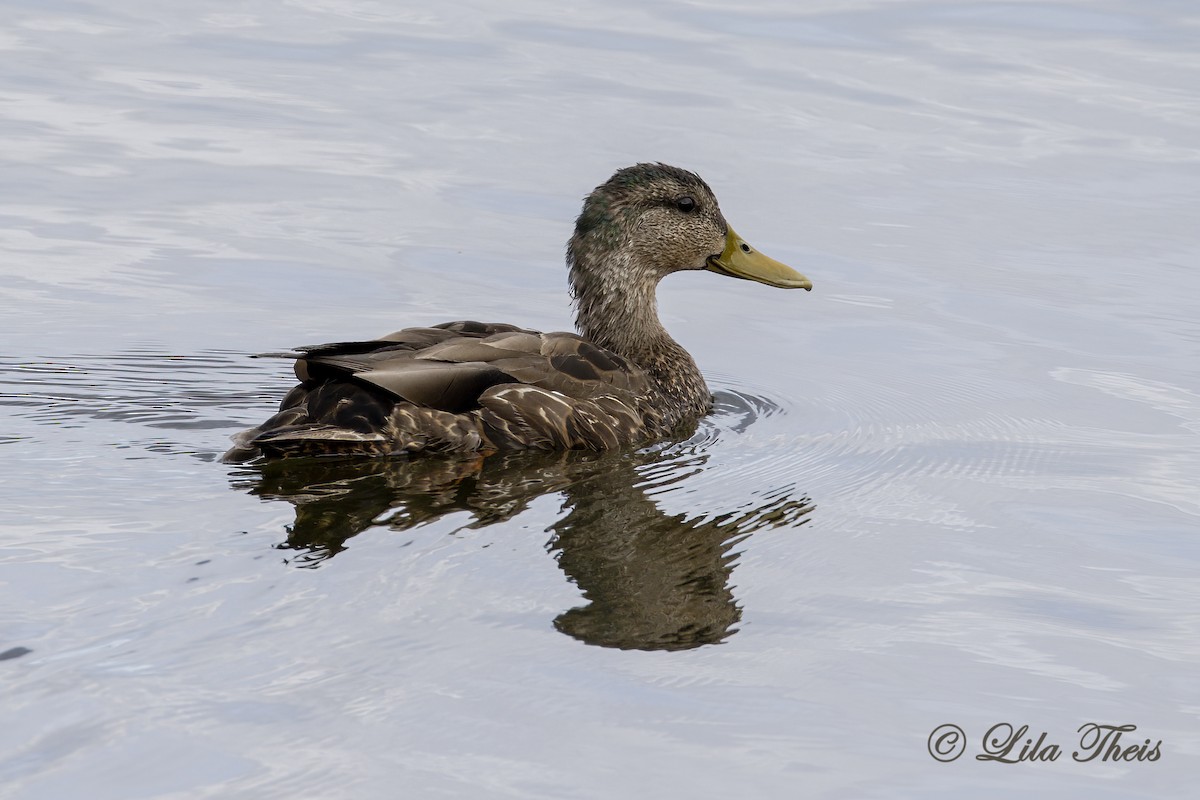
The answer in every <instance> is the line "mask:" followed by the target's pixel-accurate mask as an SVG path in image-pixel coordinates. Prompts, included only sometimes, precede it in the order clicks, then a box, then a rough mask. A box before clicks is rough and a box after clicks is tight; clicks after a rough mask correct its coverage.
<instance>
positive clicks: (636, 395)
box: [225, 164, 810, 462]
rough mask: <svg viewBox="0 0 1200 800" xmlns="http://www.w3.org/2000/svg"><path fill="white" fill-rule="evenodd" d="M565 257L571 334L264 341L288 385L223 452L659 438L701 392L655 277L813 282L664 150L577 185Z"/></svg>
mask: <svg viewBox="0 0 1200 800" xmlns="http://www.w3.org/2000/svg"><path fill="white" fill-rule="evenodd" d="M567 264H568V266H569V267H570V282H571V290H572V295H573V297H574V300H575V305H576V308H577V314H576V325H577V327H578V328H579V330H580V333H581V334H582V336H580V335H576V334H573V333H539V332H537V331H531V330H526V329H523V328H518V327H516V326H513V325H506V324H486V323H479V322H449V323H445V324H442V325H436V326H434V327H432V328H406V329H404V330H401V331H397V332H395V333H392V334H389V335H388V336H384V337H381V338H379V339H375V340H372V341H366V342H342V343H337V344H325V345H317V346H314V347H301V348H297V349H296V350H295V351H293V352H290V353H279V354H272V355H281V356H286V357H294V358H295V359H296V362H295V370H296V377H297V378H299V380H300V384H299V385H298V386H296V387H295V388H293V389H292V390H291V391H290V392H289V393H288V394H287V396H286V397H285V398H284V400H283V402H282V404H281V405H280V409H279V412H278V413H277V414H275V415H274V416H273V417H271V418H270V419H268V420H267V421H266V422H264V423H263V424H261V425H259V426H258V427H256V428H252V429H250V430H247V431H243V432H242V433H240V434H238V435H237V436H235V437H234V441H235V443H236V444H235V446H234V447H233V448H232V449H231V450H230V451H229V452H228V453H226V454H225V460H226V461H235V462H236V461H248V460H252V459H257V458H264V457H265V458H278V457H286V456H303V455H347V454H365V455H399V454H406V453H472V452H494V451H498V450H514V449H541V450H566V449H590V450H604V449H611V448H616V447H621V446H623V445H627V444H631V443H634V442H639V441H646V440H651V439H656V438H661V437H663V436H665V435H667V434H669V433H670V432H671V431H672V430H674V429H676V428H677V427H678V426H680V425H681V424H685V423H688V422H691V421H694V420H695V419H696V418H697V417H699V416H700V415H702V414H704V413H706V412H707V411H708V409H709V408H710V407H711V402H712V400H711V397H710V395H709V392H708V387H707V386H706V385H705V383H704V378H703V377H702V376H701V374H700V371H699V369H698V368H697V367H696V363H695V362H694V361H693V360H692V358H691V356H690V355H688V353H687V351H686V350H684V349H683V348H682V347H681V346H680V345H679V344H678V343H677V342H676V341H675V340H674V339H672V338H671V337H670V336H669V335H668V334H667V332H666V330H665V329H664V328H663V326H662V324H661V323H660V322H659V320H658V314H657V311H656V302H655V288H656V287H657V285H658V282H659V281H660V280H661V279H662V278H663V277H665V276H666V275H668V274H670V273H672V272H677V271H680V270H700V269H709V270H712V271H714V272H719V273H722V274H727V275H731V276H733V277H740V278H748V279H751V280H757V281H760V282H763V283H768V284H770V285H774V286H780V287H783V288H806V289H807V288H810V284H809V283H808V281H807V279H805V278H804V277H803V276H802V275H800V274H799V273H796V272H795V271H793V270H791V269H790V268H788V267H785V266H783V265H782V264H779V263H778V262H774V261H771V260H770V259H768V258H766V257H765V256H762V255H760V254H758V253H756V252H754V250H753V249H752V248H750V247H749V245H747V244H746V243H745V242H743V241H742V240H741V239H740V238H738V237H737V235H736V234H735V233H733V231H732V230H731V229H730V228H729V226H728V225H727V223H726V222H725V218H724V217H723V216H722V215H721V211H720V208H719V207H718V206H717V201H716V198H715V197H714V196H713V194H712V191H711V190H710V189H709V188H708V185H707V184H705V183H704V181H702V180H701V179H700V178H699V177H698V176H696V175H694V174H693V173H690V172H686V171H684V170H681V169H678V168H676V167H670V166H667V165H664V164H639V165H636V166H634V167H628V168H626V169H623V170H620V171H618V172H617V173H616V174H615V175H613V177H612V178H611V179H609V181H608V182H607V183H605V184H603V185H602V186H599V187H597V189H596V190H595V191H593V192H592V193H591V195H589V196H588V198H587V199H586V200H585V202H584V207H583V212H582V213H581V214H580V216H579V219H578V221H577V222H576V225H575V233H574V235H573V236H572V237H571V241H570V244H569V245H568V249H567Z"/></svg>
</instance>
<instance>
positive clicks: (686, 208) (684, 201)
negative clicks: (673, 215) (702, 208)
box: [675, 195, 696, 214]
mask: <svg viewBox="0 0 1200 800" xmlns="http://www.w3.org/2000/svg"><path fill="white" fill-rule="evenodd" d="M675 207H676V208H678V209H679V210H680V211H682V212H683V213H685V214H690V213H692V212H693V211H695V210H696V201H695V200H693V199H692V198H691V197H688V196H686V195H685V196H683V197H681V198H679V199H678V200H676V201H675Z"/></svg>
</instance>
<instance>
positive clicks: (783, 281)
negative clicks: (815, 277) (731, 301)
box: [708, 228, 812, 291]
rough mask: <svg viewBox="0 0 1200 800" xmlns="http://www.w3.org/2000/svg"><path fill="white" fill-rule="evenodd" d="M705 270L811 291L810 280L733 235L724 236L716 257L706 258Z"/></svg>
mask: <svg viewBox="0 0 1200 800" xmlns="http://www.w3.org/2000/svg"><path fill="white" fill-rule="evenodd" d="M708 268H709V269H710V270H712V271H713V272H716V273H719V274H721V275H728V276H730V277H731V278H744V279H745V280H748V281H758V282H759V283H765V284H767V285H768V286H778V287H779V288H780V289H804V290H806V291H812V281H810V280H809V279H808V278H806V277H804V276H803V275H801V274H800V273H799V272H796V270H794V269H792V268H791V267H789V266H788V265H787V264H781V263H779V262H778V261H776V260H775V259H773V258H768V257H767V256H764V255H763V254H762V253H760V252H758V251H757V250H755V249H754V248H753V247H751V246H750V245H748V244H746V241H745V240H744V239H743V238H742V237H740V236H738V235H737V234H736V233H734V232H733V228H730V229H729V232H728V233H726V234H725V249H724V250H723V251H722V252H721V255H719V256H710V257H709V259H708Z"/></svg>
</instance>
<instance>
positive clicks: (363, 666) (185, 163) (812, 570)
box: [0, 0, 1200, 800]
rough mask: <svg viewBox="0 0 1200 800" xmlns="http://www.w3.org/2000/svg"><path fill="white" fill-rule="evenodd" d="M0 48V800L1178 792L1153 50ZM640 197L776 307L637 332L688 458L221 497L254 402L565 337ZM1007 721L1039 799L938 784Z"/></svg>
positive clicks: (995, 774)
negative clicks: (688, 209)
mask: <svg viewBox="0 0 1200 800" xmlns="http://www.w3.org/2000/svg"><path fill="white" fill-rule="evenodd" d="M0 20H2V24H0V49H2V50H4V63H5V64H6V65H7V68H6V69H4V70H3V71H2V77H0V138H2V139H3V142H4V146H3V148H0V160H2V161H3V163H2V164H0V187H2V189H3V191H2V192H0V253H2V256H0V292H2V293H3V294H2V297H3V300H2V301H0V308H2V310H3V313H2V315H0V337H2V338H0V341H3V343H4V347H3V348H2V350H3V353H2V355H0V362H2V363H0V382H2V385H0V395H2V396H0V404H2V405H3V428H2V430H0V452H2V453H3V454H4V455H5V456H6V459H5V468H4V470H3V473H2V474H3V484H2V488H0V501H2V502H3V508H4V516H3V529H2V534H0V535H2V537H3V540H2V541H3V549H2V551H0V587H2V588H0V597H2V598H3V603H2V605H0V704H2V705H0V707H2V708H3V709H4V719H5V724H4V725H3V726H0V796H3V797H6V798H8V797H12V798H22V799H23V798H71V797H85V796H86V797H89V798H98V799H99V798H121V799H122V800H126V799H127V798H142V797H156V798H157V797H188V798H193V797H221V798H242V797H245V798H251V797H253V798H263V797H288V798H301V797H314V798H315V797H320V798H336V797H346V798H364V797H396V796H403V797H471V798H485V797H489V798H490V797H521V798H529V797H546V798H563V797H580V798H591V797H613V796H625V795H628V796H635V797H636V796H643V797H644V796H657V797H711V796H720V795H730V796H752V797H771V798H775V797H779V798H783V797H831V798H833V797H856V798H858V797H897V796H901V797H940V796H946V797H951V796H953V797H962V796H971V797H1011V796H1014V795H1016V794H1019V793H1022V792H1026V793H1033V794H1035V795H1038V796H1049V795H1053V796H1056V797H1085V796H1086V797H1089V798H1094V797H1121V798H1126V797H1134V796H1141V797H1168V796H1180V797H1182V796H1187V790H1186V789H1185V788H1181V787H1186V786H1187V785H1188V784H1189V782H1194V780H1195V778H1196V777H1197V771H1196V768H1195V766H1194V765H1195V764H1196V763H1198V762H1197V758H1196V757H1197V755H1198V754H1200V725H1198V724H1197V709H1200V695H1198V693H1197V688H1196V682H1195V679H1194V674H1195V667H1194V664H1195V663H1196V661H1197V658H1200V645H1198V644H1197V642H1200V602H1198V598H1197V591H1196V588H1195V575H1196V567H1197V564H1198V562H1200V546H1198V540H1197V536H1196V530H1197V517H1198V516H1200V495H1198V494H1197V490H1196V484H1197V478H1198V477H1200V447H1198V445H1200V370H1198V369H1197V367H1196V363H1195V362H1196V360H1195V353H1196V350H1197V342H1198V340H1200V327H1198V326H1197V322H1196V313H1195V309H1196V298H1197V296H1200V277H1197V274H1198V273H1197V271H1196V270H1195V269H1194V266H1195V264H1196V262H1197V256H1198V255H1200V244H1198V242H1197V237H1196V233H1195V227H1196V226H1195V221H1194V219H1195V208H1196V207H1197V205H1198V204H1200V189H1198V188H1197V187H1198V186H1200V180H1198V178H1200V99H1198V97H1197V90H1198V89H1200V55H1198V53H1200V48H1198V47H1197V45H1198V44H1200V18H1198V17H1197V16H1196V14H1195V10H1194V9H1193V8H1192V5H1191V4H1189V3H1181V2H1172V1H1171V0H1153V1H1151V2H1137V3H1135V2H1132V0H1113V2H1108V3H1103V4H1099V3H1086V2H1082V1H1079V2H1060V3H1049V2H1016V3H991V2H982V1H978V2H976V1H972V0H947V1H946V2H935V3H921V2H915V1H909V0H903V1H901V2H872V1H871V0H865V1H864V2H857V3H853V4H846V3H841V2H838V3H834V2H819V1H817V0H808V2H804V3H800V4H796V3H774V2H770V0H762V1H761V2H755V3H740V4H736V5H735V4H726V5H721V4H714V3H668V2H661V3H650V4H634V3H606V4H589V5H585V6H584V7H572V8H570V9H567V8H566V7H564V6H558V5H555V6H550V5H545V4H538V3H531V2H526V3H507V4H503V6H497V5H495V4H485V3H474V4H473V3H457V4H453V5H451V4H444V5H442V6H429V7H420V6H416V5H406V4H395V3H372V2H350V1H349V0H297V2H290V3H284V4H277V3H251V4H242V5H240V6H238V7H237V8H236V9H235V8H234V7H232V6H228V5H222V4H216V3H210V2H198V3H191V4H187V6H186V7H183V6H178V7H176V6H169V7H168V6H164V5H163V4H156V3H149V2H138V1H137V0H126V1H125V2H123V3H120V4H118V5H117V6H116V7H111V5H110V6H104V5H98V4H90V3H57V2H44V1H43V2H38V3H28V2H21V1H20V0H15V1H14V0H10V2H8V3H7V4H5V5H4V7H3V8H2V9H0ZM641 160H663V161H667V162H670V163H675V164H679V165H681V166H685V167H688V168H690V169H694V170H696V171H698V172H699V173H700V174H701V175H703V176H704V177H705V178H706V179H707V180H708V181H709V183H710V184H712V185H713V187H714V188H715V189H716V191H717V194H718V196H719V197H720V198H721V201H722V207H723V209H724V211H725V213H726V216H727V217H728V218H729V219H730V221H731V222H732V223H733V224H734V225H735V226H736V227H737V229H738V231H739V233H741V234H742V235H744V236H746V237H747V239H748V240H749V241H750V242H752V243H754V244H755V245H757V246H759V247H761V248H762V250H763V251H765V252H767V253H768V254H770V255H772V256H774V257H776V258H779V259H781V260H783V261H785V262H787V263H790V264H792V265H793V266H795V267H797V268H798V269H800V270H801V271H803V272H805V273H806V274H808V275H809V276H810V277H811V278H812V279H813V281H814V285H815V289H814V291H813V292H812V293H811V294H804V295H803V296H797V295H798V294H801V293H793V292H778V291H772V290H770V289H768V288H766V287H762V286H756V285H752V284H748V283H740V282H739V283H734V282H731V281H725V280H722V279H720V278H717V277H715V276H711V275H701V276H694V275H685V276H682V277H675V278H672V279H670V280H668V281H667V282H665V283H664V285H663V287H662V290H661V292H660V299H661V306H662V315H663V319H664V321H665V322H666V324H667V326H668V327H669V329H670V330H671V331H672V332H673V334H675V335H676V337H677V338H678V339H679V340H680V341H681V342H683V343H684V344H685V345H686V346H687V347H688V348H689V349H690V350H691V351H692V352H693V354H694V355H695V356H696V357H697V360H698V361H699V363H700V364H701V367H702V368H703V369H704V370H705V372H706V374H707V375H708V376H709V381H710V385H711V386H712V387H713V388H714V389H715V390H716V391H717V394H718V401H719V404H718V411H717V413H716V414H714V416H713V417H711V418H709V419H707V420H705V421H704V422H703V423H702V424H701V425H700V426H699V427H698V429H697V430H696V432H695V434H694V435H692V436H691V437H690V438H687V439H685V440H682V441H678V442H673V443H668V444H666V445H664V446H660V447H656V448H651V449H648V450H646V451H641V452H637V453H622V454H608V455H605V456H580V455H574V456H555V457H540V458H539V457H523V458H517V459H500V460H492V461H491V462H489V463H487V464H484V465H482V467H481V466H480V465H477V464H458V465H446V464H443V465H441V466H433V465H427V466H422V467H420V468H419V469H418V468H416V467H414V468H413V469H411V470H410V469H405V468H402V467H398V466H396V465H382V464H370V465H364V464H341V465H326V466H323V467H319V468H311V469H301V468H296V469H284V470H272V469H270V468H267V469H255V468H245V467H236V468H235V467H228V466H223V465H220V464H219V463H217V462H216V458H217V456H218V455H219V454H220V453H221V452H222V451H223V450H224V449H225V447H226V445H227V437H228V435H229V434H230V433H232V432H233V431H235V430H237V429H239V428H241V427H245V426H248V425H251V424H255V423H257V422H258V421H260V420H261V419H262V418H264V417H265V416H266V415H267V414H269V413H270V411H271V409H272V407H273V404H274V403H275V402H277V400H278V398H279V397H280V395H281V394H282V393H283V392H284V391H285V390H286V389H287V387H288V386H289V385H290V383H291V380H290V377H289V375H288V374H287V369H286V366H285V365H284V364H283V363H281V362H271V361H255V360H251V359H248V358H246V356H247V355H248V354H249V353H253V352H259V351H263V350H272V349H278V348H281V347H287V346H291V345H297V344H306V343H313V342H320V341H334V340H342V339H345V338H348V337H355V336H362V337H370V336H373V335H377V334H380V333H383V332H386V331H390V330H394V329H396V328H397V327H401V326H404V325H421V324H430V323H437V322H442V321H447V320H452V319H463V318H477V319H485V320H494V321H511V322H515V323H519V324H522V325H526V326H530V327H535V328H541V329H564V328H568V327H569V325H570V313H569V310H568V307H567V298H566V291H565V273H564V269H563V267H562V250H563V243H564V242H565V240H566V237H567V235H568V233H569V229H570V224H571V221H572V220H573V216H574V214H575V213H577V211H578V206H579V198H581V197H582V196H583V194H585V193H586V192H587V191H588V190H589V189H590V188H591V187H593V186H594V185H596V184H597V183H599V182H600V181H602V180H603V179H604V178H605V177H607V175H608V174H610V173H611V172H612V171H613V170H614V169H616V168H617V167H620V166H624V165H627V164H630V163H633V162H636V161H641ZM1002 722H1008V723H1011V724H1013V725H1014V726H1020V725H1021V724H1026V725H1029V726H1030V733H1029V734H1028V736H1027V737H1026V738H1029V739H1033V738H1036V736H1037V734H1038V733H1039V732H1042V731H1045V732H1046V733H1047V739H1046V741H1047V742H1054V743H1057V744H1059V745H1060V746H1061V747H1062V749H1063V750H1064V751H1065V752H1064V755H1063V756H1062V757H1060V758H1059V760H1057V761H1054V762H1035V763H1020V764H1011V765H1007V764H998V763H982V762H979V761H976V760H975V759H974V758H972V755H973V754H975V753H978V752H980V750H981V747H982V739H983V734H984V732H985V731H986V730H987V729H988V728H989V727H991V726H992V725H994V724H996V723H1002ZM1087 722H1099V723H1105V724H1113V725H1120V724H1126V723H1129V724H1136V725H1137V726H1138V729H1137V731H1136V732H1133V733H1127V734H1125V740H1126V742H1127V743H1131V744H1135V745H1140V744H1141V742H1142V740H1143V739H1145V738H1150V739H1153V740H1154V741H1157V740H1160V739H1161V740H1162V746H1161V758H1160V759H1159V760H1157V761H1154V762H1137V761H1134V762H1130V763H1126V762H1112V761H1109V762H1104V763H1101V762H1100V761H1098V760H1097V761H1093V762H1088V763H1076V762H1073V761H1072V760H1071V756H1070V751H1071V750H1072V749H1078V746H1079V745H1078V738H1079V734H1077V733H1076V729H1077V728H1078V727H1079V726H1080V725H1083V724H1084V723H1087ZM947 723H954V724H957V725H959V726H961V727H962V728H963V729H964V730H965V731H966V733H967V736H968V754H967V755H966V756H964V757H963V758H961V759H960V760H958V761H956V762H954V763H952V764H942V763H938V762H937V761H935V760H934V759H933V758H931V757H930V755H929V753H928V752H927V739H928V737H929V735H930V732H931V731H933V730H934V729H935V728H937V727H938V726H940V725H943V724H947ZM1021 741H1022V742H1023V741H1024V740H1023V739H1022V740H1021ZM1018 749H1019V745H1018ZM1016 752H1017V750H1014V753H1016Z"/></svg>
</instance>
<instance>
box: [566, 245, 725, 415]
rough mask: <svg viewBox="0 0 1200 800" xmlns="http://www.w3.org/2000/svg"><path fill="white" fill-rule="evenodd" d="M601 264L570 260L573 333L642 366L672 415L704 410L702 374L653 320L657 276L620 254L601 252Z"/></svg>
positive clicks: (705, 389)
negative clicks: (674, 410) (573, 309)
mask: <svg viewBox="0 0 1200 800" xmlns="http://www.w3.org/2000/svg"><path fill="white" fill-rule="evenodd" d="M605 262H606V263H604V264H600V265H593V264H588V263H580V262H579V261H578V259H575V258H572V259H571V289H572V293H573V294H574V297H575V307H576V313H575V325H576V327H577V328H578V330H579V333H580V334H581V335H582V336H583V337H584V338H585V339H587V340H588V341H590V342H592V343H594V344H597V345H599V346H600V347H603V348H605V349H606V350H611V351H612V352H614V353H616V354H617V355H619V356H622V357H624V358H626V359H628V360H629V361H632V362H633V363H634V364H637V365H638V366H639V367H641V368H642V369H644V370H645V371H646V373H647V374H648V375H649V376H650V378H651V379H652V380H653V381H654V383H655V386H656V388H657V390H658V392H659V393H660V394H661V395H662V397H663V399H665V400H667V401H669V402H670V404H671V405H672V406H674V407H675V408H677V409H678V411H679V412H680V413H679V415H678V416H680V417H684V416H695V415H698V414H702V413H704V412H705V411H706V410H707V409H708V407H709V404H710V402H711V396H710V395H709V391H708V386H707V385H706V384H705V383H704V377H703V376H702V375H701V374H700V370H699V368H697V366H696V362H695V361H693V360H692V357H691V356H690V355H689V354H688V352H687V350H684V349H683V346H682V345H680V344H679V343H678V342H676V341H675V340H674V339H672V338H671V336H670V334H668V333H667V331H666V328H664V327H663V325H662V322H660V321H659V319H658V302H657V298H656V297H655V291H656V289H657V288H658V279H659V276H658V275H657V274H656V273H655V272H654V271H653V270H650V269H646V268H642V267H641V266H640V265H638V264H636V263H634V262H633V261H632V259H631V258H630V256H629V255H627V254H624V253H620V252H617V253H610V254H606V258H605ZM671 416H676V415H674V414H672V415H671Z"/></svg>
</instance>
